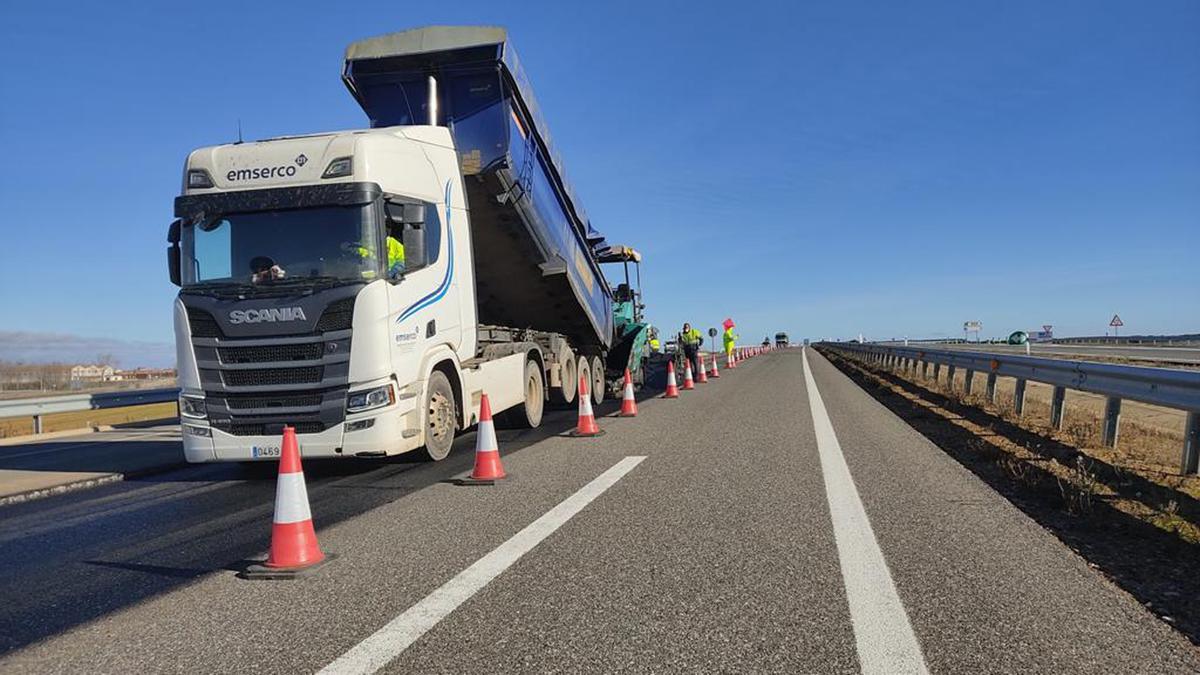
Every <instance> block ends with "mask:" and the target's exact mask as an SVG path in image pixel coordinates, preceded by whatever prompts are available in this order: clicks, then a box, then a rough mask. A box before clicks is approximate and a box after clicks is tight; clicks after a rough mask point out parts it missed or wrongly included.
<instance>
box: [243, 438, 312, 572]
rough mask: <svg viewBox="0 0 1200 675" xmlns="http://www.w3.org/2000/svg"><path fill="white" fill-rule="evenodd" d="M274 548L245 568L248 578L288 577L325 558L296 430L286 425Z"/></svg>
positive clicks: (278, 480) (275, 519)
mask: <svg viewBox="0 0 1200 675" xmlns="http://www.w3.org/2000/svg"><path fill="white" fill-rule="evenodd" d="M271 520H272V522H271V551H270V553H269V554H268V555H267V561H266V562H265V563H263V564H261V565H252V566H250V567H249V568H247V569H246V571H245V572H243V574H242V576H243V577H245V578H248V579H284V578H289V577H293V576H296V575H297V574H298V573H300V572H302V571H304V570H307V569H309V568H312V567H314V566H316V565H317V564H318V563H321V562H323V561H324V560H325V554H324V553H323V552H322V551H321V546H320V545H319V544H318V543H317V532H316V530H315V529H313V521H312V511H310V510H309V507H308V489H307V488H306V487H305V485H304V469H303V468H302V467H301V465H300V447H299V445H298V443H297V442H296V430H295V429H294V428H292V427H284V428H283V444H282V447H281V448H280V453H279V477H278V479H277V480H276V483H275V516H274V518H272V519H271Z"/></svg>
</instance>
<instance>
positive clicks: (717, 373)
mask: <svg viewBox="0 0 1200 675" xmlns="http://www.w3.org/2000/svg"><path fill="white" fill-rule="evenodd" d="M712 357H713V367H712V372H711V373H709V374H708V375H709V377H720V376H721V371H719V370H717V355H716V354H713V355H712Z"/></svg>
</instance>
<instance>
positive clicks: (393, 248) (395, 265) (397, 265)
mask: <svg viewBox="0 0 1200 675" xmlns="http://www.w3.org/2000/svg"><path fill="white" fill-rule="evenodd" d="M386 244H387V276H388V278H389V279H395V278H397V277H399V276H400V275H401V274H403V273H404V244H402V243H401V242H400V240H399V239H397V238H395V237H393V236H392V235H390V234H389V235H388V236H387V239H386ZM342 249H343V250H345V251H347V252H349V253H350V254H352V255H357V256H358V257H359V258H362V259H363V260H367V259H369V258H374V257H375V253H374V251H373V250H372V249H371V248H368V247H367V246H364V245H362V244H349V243H347V244H342ZM366 274H367V272H365V271H364V272H363V275H364V276H365V275H366Z"/></svg>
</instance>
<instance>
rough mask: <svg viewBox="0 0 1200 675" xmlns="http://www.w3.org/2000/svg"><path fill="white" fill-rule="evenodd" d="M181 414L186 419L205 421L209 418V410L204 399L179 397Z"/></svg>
mask: <svg viewBox="0 0 1200 675" xmlns="http://www.w3.org/2000/svg"><path fill="white" fill-rule="evenodd" d="M179 414H180V415H183V416H184V417H193V418H196V419H204V418H205V417H207V416H208V408H207V406H205V405H204V399H202V398H192V397H191V396H180V397H179Z"/></svg>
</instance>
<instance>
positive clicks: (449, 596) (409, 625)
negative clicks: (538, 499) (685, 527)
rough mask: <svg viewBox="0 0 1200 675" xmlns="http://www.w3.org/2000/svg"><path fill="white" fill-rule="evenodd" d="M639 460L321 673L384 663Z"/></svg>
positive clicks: (614, 470)
mask: <svg viewBox="0 0 1200 675" xmlns="http://www.w3.org/2000/svg"><path fill="white" fill-rule="evenodd" d="M644 459H646V458H645V457H626V458H625V459H622V460H621V461H619V462H617V463H616V464H614V465H613V466H612V467H611V468H609V469H608V470H607V471H605V472H604V473H602V474H600V475H599V476H597V477H596V478H595V479H594V480H592V482H590V483H588V484H587V485H585V486H583V487H582V488H580V489H579V491H578V492H576V493H575V494H573V495H571V496H570V497H567V498H566V499H564V500H563V501H561V502H559V504H558V506H555V507H554V508H552V509H550V510H549V511H547V512H546V513H545V515H543V516H542V517H540V518H538V519H537V520H535V521H533V522H532V523H530V524H529V525H527V526H526V527H525V529H523V530H521V531H520V532H518V533H516V534H514V535H513V536H512V538H511V539H509V540H508V541H506V542H504V543H503V544H500V545H499V546H497V547H496V548H495V549H493V550H492V552H491V553H488V554H487V555H485V556H483V557H482V558H480V559H479V560H477V561H476V562H475V563H474V564H473V565H471V566H470V567H468V568H467V569H465V570H463V571H462V572H459V573H458V576H456V577H454V578H453V579H451V580H450V581H447V582H446V583H444V584H442V586H441V587H440V588H438V589H437V590H435V591H434V592H432V593H430V594H429V595H427V596H426V597H425V599H423V600H421V601H420V602H418V603H417V604H415V605H413V606H412V607H409V608H408V609H407V610H406V611H405V612H404V613H403V614H401V615H400V616H397V617H396V618H395V619H392V620H391V621H390V622H388V624H387V625H386V626H384V627H383V628H380V629H379V630H378V631H376V632H375V634H373V635H371V636H370V637H368V638H367V639H365V640H363V641H362V642H360V643H358V644H357V645H355V646H354V647H351V648H350V651H348V652H346V653H345V654H342V655H341V656H339V657H338V658H337V660H335V661H334V662H333V663H331V664H329V665H327V666H325V667H324V668H322V669H321V671H320V672H321V673H325V674H331V673H364V674H366V673H374V672H375V671H377V670H379V669H380V668H382V667H384V666H386V665H387V664H388V663H389V662H391V660H392V659H394V658H396V657H397V656H399V655H400V653H401V652H403V651H404V650H405V649H407V648H408V647H409V645H411V644H412V643H414V642H416V641H417V640H418V639H419V638H420V637H421V636H422V635H424V634H425V633H426V632H427V631H428V630H429V629H430V628H433V627H434V626H435V625H437V623H438V622H439V621H441V620H442V619H444V618H446V616H447V615H448V614H450V612H453V611H454V610H455V609H457V608H458V606H459V605H461V604H463V603H464V602H466V601H467V600H469V599H471V596H473V595H475V594H476V593H477V592H479V590H480V589H482V588H483V587H484V586H487V585H488V583H489V582H491V580H492V579H495V578H496V577H497V576H499V575H500V573H501V572H503V571H504V570H506V569H508V568H509V567H510V566H511V565H512V564H513V563H515V562H516V561H517V560H519V559H520V558H521V556H523V555H525V554H526V553H528V552H529V551H530V550H532V549H533V547H535V546H537V545H538V544H539V543H541V542H542V540H543V539H545V538H546V537H548V536H550V535H551V534H553V533H554V532H555V531H556V530H557V529H558V528H560V527H562V526H563V524H564V523H566V522H567V521H568V520H570V519H571V518H572V517H574V516H575V514H577V513H579V512H580V511H582V510H583V508H584V507H585V506H587V505H588V504H590V503H591V502H592V500H594V499H595V498H596V497H599V496H600V495H601V494H603V493H604V491H605V490H607V489H609V488H610V487H612V486H613V485H615V484H616V482H617V481H619V480H621V478H622V477H623V476H624V475H625V474H627V473H629V472H630V471H632V470H633V468H634V467H635V466H637V465H638V464H640V463H641V462H642V460H644Z"/></svg>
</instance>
